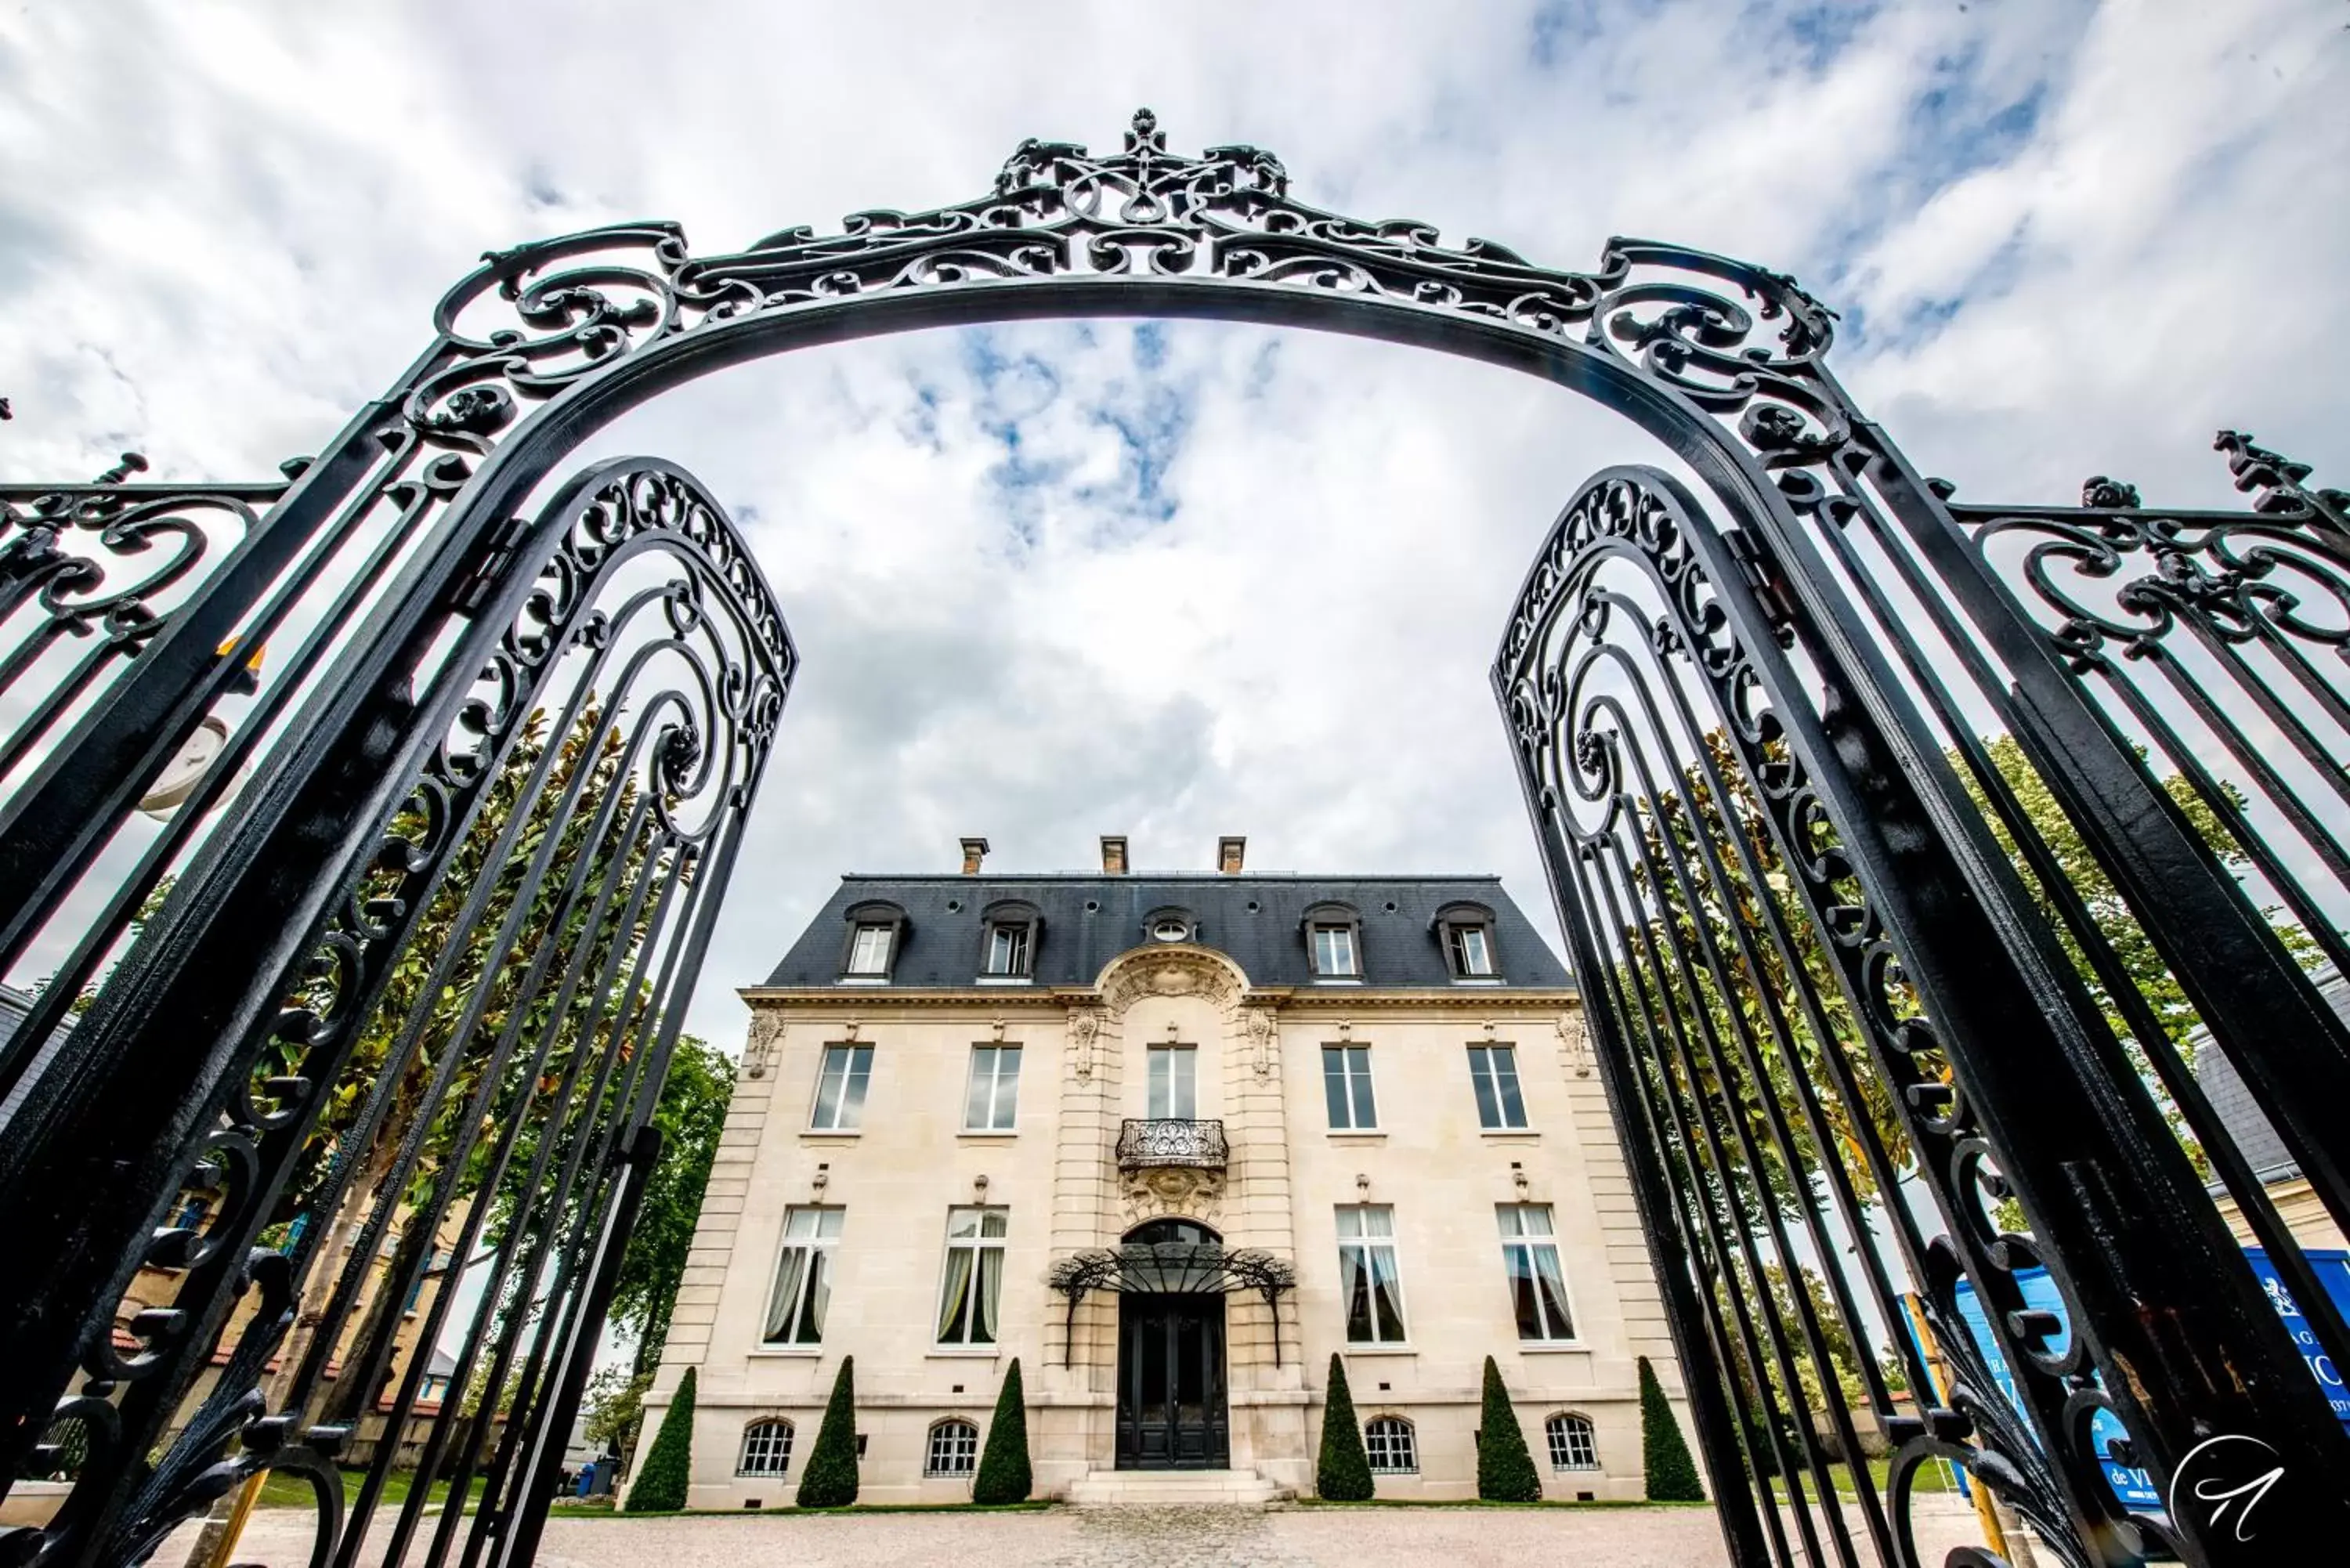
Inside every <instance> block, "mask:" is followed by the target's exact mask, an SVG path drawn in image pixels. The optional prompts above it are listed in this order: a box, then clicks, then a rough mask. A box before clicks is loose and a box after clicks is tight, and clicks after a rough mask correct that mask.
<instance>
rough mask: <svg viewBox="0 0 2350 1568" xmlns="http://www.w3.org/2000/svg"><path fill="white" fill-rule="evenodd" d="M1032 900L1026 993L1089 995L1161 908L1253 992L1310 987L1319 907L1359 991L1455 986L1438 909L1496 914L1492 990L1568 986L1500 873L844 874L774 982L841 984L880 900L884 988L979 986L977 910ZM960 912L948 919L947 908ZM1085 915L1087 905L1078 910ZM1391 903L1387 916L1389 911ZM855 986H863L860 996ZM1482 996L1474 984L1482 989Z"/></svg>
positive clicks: (1140, 940) (1142, 938) (1141, 939)
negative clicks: (1343, 920)
mask: <svg viewBox="0 0 2350 1568" xmlns="http://www.w3.org/2000/svg"><path fill="white" fill-rule="evenodd" d="M1007 899H1014V900H1019V901H1022V902H1024V903H1028V904H1033V905H1034V906H1035V908H1036V909H1038V910H1039V911H1040V913H1041V914H1042V916H1043V926H1042V931H1041V934H1040V936H1039V937H1038V939H1037V945H1036V951H1035V962H1034V968H1035V981H1034V983H1035V985H1037V986H1055V985H1091V984H1092V983H1093V982H1094V980H1095V977H1097V975H1099V974H1100V973H1101V971H1102V967H1103V966H1104V965H1105V964H1107V963H1108V962H1109V961H1110V960H1111V959H1114V958H1116V957H1117V956H1118V954H1120V953H1122V952H1125V951H1126V950H1128V949H1129V948H1136V947H1141V946H1143V945H1145V944H1146V943H1148V941H1149V937H1148V935H1147V934H1146V930H1145V928H1146V926H1147V925H1148V924H1149V921H1150V920H1151V919H1152V918H1153V917H1154V916H1155V915H1158V914H1159V912H1161V911H1164V910H1182V911H1184V912H1186V913H1188V914H1189V915H1190V917H1191V919H1192V920H1193V921H1194V922H1195V927H1196V934H1195V936H1194V937H1193V939H1192V940H1194V941H1196V942H1197V943H1198V944H1199V945H1201V946H1202V947H1208V948H1213V949H1215V950H1218V951H1219V952H1222V953H1223V954H1225V955H1226V956H1227V957H1229V958H1231V959H1232V960H1233V961H1236V962H1238V963H1239V965H1240V966H1241V968H1242V970H1243V971H1245V972H1246V973H1247V975H1248V977H1249V982H1250V983H1251V984H1252V985H1260V986H1285V985H1294V986H1305V985H1310V984H1313V983H1314V981H1315V977H1314V974H1313V972H1312V968H1311V964H1310V961H1309V960H1308V957H1307V954H1306V948H1305V912H1306V910H1308V909H1311V908H1313V907H1314V906H1315V905H1316V904H1322V903H1338V904H1345V905H1347V906H1349V907H1351V908H1352V909H1354V910H1355V911H1356V913H1357V915H1358V916H1359V917H1360V919H1361V930H1362V951H1361V953H1360V955H1359V964H1360V967H1361V970H1362V975H1363V984H1364V985H1365V986H1366V987H1367V988H1370V989H1374V990H1385V989H1388V988H1392V987H1413V986H1422V987H1441V988H1443V989H1445V990H1448V991H1449V990H1452V989H1454V981H1453V979H1452V976H1451V971H1450V969H1449V968H1448V966H1447V964H1446V961H1445V956H1444V950H1443V949H1442V947H1441V946H1440V942H1439V939H1438V934H1437V932H1436V931H1435V929H1433V922H1434V920H1435V918H1436V913H1437V911H1438V910H1439V909H1443V908H1444V907H1445V906H1446V905H1448V904H1455V903H1468V904H1481V905H1482V906H1484V907H1485V908H1486V909H1489V910H1491V911H1492V916H1493V946H1494V958H1495V963H1494V967H1495V969H1496V970H1497V971H1499V973H1500V976H1501V980H1502V984H1501V985H1500V986H1499V987H1496V988H1493V989H1499V990H1503V991H1507V990H1511V989H1513V988H1520V987H1553V988H1555V987H1564V986H1571V985H1572V984H1573V983H1574V982H1573V981H1570V980H1569V979H1568V978H1567V974H1566V970H1565V967H1564V966H1562V965H1561V964H1560V963H1559V961H1558V960H1557V958H1555V956H1554V955H1553V954H1552V952H1551V950H1550V949H1549V948H1548V947H1547V946H1545V945H1544V942H1543V940H1542V938H1541V937H1540V936H1538V935H1537V934H1535V931H1534V927H1533V925H1531V924H1530V923H1529V922H1528V921H1527V919H1526V918H1525V915H1524V914H1523V911H1521V910H1520V909H1518V907H1517V905H1516V904H1515V903H1513V902H1512V900H1511V898H1510V896H1509V895H1508V894H1507V893H1504V892H1503V891H1502V881H1501V878H1500V877H1309V876H1300V875H1295V874H1265V873H1250V874H1244V875H1241V876H1225V875H1223V874H1222V873H1220V872H1213V871H1202V872H1151V871H1137V872H1134V873H1131V874H1129V875H1126V876H1110V875H1107V874H1084V873H1054V874H982V875H979V876H973V877H964V876H959V875H953V874H948V875H942V876H920V877H882V876H863V875H856V874H852V875H849V876H846V877H842V878H841V879H840V886H839V888H837V889H836V890H835V891H834V893H833V895H832V897H831V898H828V899H827V900H826V901H825V906H824V908H823V909H821V910H819V911H817V913H816V919H813V920H812V921H810V922H809V923H808V928H807V929H806V930H805V931H802V932H801V933H800V937H799V940H797V941H795V942H794V943H793V944H792V946H791V950H790V951H788V952H786V953H785V955H784V960H783V961H782V962H781V963H779V964H777V965H776V966H775V972H774V973H773V974H771V975H769V976H768V977H767V980H766V983H767V984H768V985H770V986H777V987H789V988H794V989H799V988H806V987H811V986H829V985H833V984H835V983H837V981H838V980H839V978H840V969H841V964H842V961H843V960H844V958H845V957H846V952H847V938H848V912H849V910H850V909H854V908H856V907H857V906H858V905H859V904H864V903H868V902H882V903H890V904H895V905H897V906H898V907H899V909H903V910H904V911H905V915H906V928H905V934H904V936H903V938H902V939H901V942H900V946H899V951H898V954H897V961H896V963H895V964H894V966H893V968H892V972H891V975H890V983H891V984H892V985H894V986H899V987H906V986H920V987H924V988H938V987H950V988H967V989H972V990H979V989H993V988H992V987H988V988H982V987H980V986H979V985H978V983H977V981H976V977H977V975H978V973H979V968H980V943H981V940H982V938H983V929H984V921H985V915H986V911H987V909H989V907H990V906H992V905H994V904H996V903H998V902H1000V901H1003V900H1007ZM950 904H954V905H957V906H959V908H953V909H950V908H949V907H948V906H949V905H950ZM1089 904H1090V905H1092V906H1094V907H1093V908H1091V909H1088V908H1087V905H1089ZM1390 905H1392V906H1393V908H1392V909H1390V908H1389V907H1388V906H1390ZM858 989H863V988H861V987H860V988H858ZM1481 989H1482V988H1481Z"/></svg>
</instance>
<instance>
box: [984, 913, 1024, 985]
mask: <svg viewBox="0 0 2350 1568" xmlns="http://www.w3.org/2000/svg"><path fill="white" fill-rule="evenodd" d="M987 972H988V973H990V974H996V975H1024V974H1026V973H1027V972H1028V927H1027V925H1026V924H1025V923H1024V922H1023V923H1014V922H1012V921H1006V920H999V921H997V922H996V923H995V924H993V925H992V926H990V927H988V928H987Z"/></svg>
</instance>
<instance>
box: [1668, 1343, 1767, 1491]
mask: <svg viewBox="0 0 2350 1568" xmlns="http://www.w3.org/2000/svg"><path fill="white" fill-rule="evenodd" d="M1769 1451H1770V1450H1769V1448H1768V1446H1767V1444H1766V1445H1765V1447H1764V1448H1763V1452H1765V1453H1767V1452H1769ZM1640 1469H1641V1471H1642V1473H1643V1474H1645V1475H1646V1476H1647V1477H1648V1501H1650V1502H1703V1501H1705V1488H1704V1486H1703V1485H1701V1484H1700V1482H1699V1480H1698V1478H1697V1465H1696V1463H1695V1461H1693V1460H1692V1459H1690V1451H1689V1445H1688V1444H1687V1443H1685V1442H1683V1441H1681V1424H1680V1423H1679V1421H1676V1420H1674V1419H1673V1407H1672V1404H1671V1402H1670V1401H1669V1400H1668V1399H1667V1398H1666V1397H1665V1386H1664V1385H1663V1384H1661V1383H1659V1382H1658V1381H1657V1369H1656V1368H1655V1367H1653V1366H1649V1365H1648V1357H1647V1356H1645V1355H1644V1356H1642V1357H1640Z"/></svg>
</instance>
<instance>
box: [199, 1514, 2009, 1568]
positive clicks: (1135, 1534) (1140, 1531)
mask: <svg viewBox="0 0 2350 1568" xmlns="http://www.w3.org/2000/svg"><path fill="white" fill-rule="evenodd" d="M1927 1522H1928V1525H1929V1528H1930V1529H1931V1534H1932V1536H1933V1537H1934V1539H1932V1540H1927V1539H1923V1538H1924V1537H1926V1536H1928V1534H1929V1530H1928V1529H1921V1530H1920V1531H1919V1535H1920V1537H1921V1540H1920V1544H1921V1545H1924V1546H1929V1547H1930V1548H1931V1550H1930V1551H1929V1553H1928V1561H1933V1562H1939V1560H1940V1557H1941V1553H1942V1551H1943V1550H1944V1549H1946V1548H1947V1547H1949V1546H1954V1545H1958V1544H1960V1542H1972V1541H1973V1540H1974V1539H1975V1537H1974V1534H1973V1532H1972V1531H1971V1530H1970V1529H1968V1528H1966V1526H1967V1524H1968V1523H1969V1521H1968V1520H1967V1519H1966V1518H1964V1517H1952V1518H1949V1519H1942V1518H1936V1519H1933V1520H1930V1521H1927ZM306 1525H307V1515H301V1514H296V1513H295V1512H293V1511H274V1510H273V1511H263V1512H261V1513H258V1514H256V1515H255V1518H254V1522H253V1526H252V1528H250V1529H249V1530H248V1531H247V1532H245V1536H244V1541H243V1542H242V1543H241V1544H240V1546H239V1548H238V1551H237V1560H238V1561H239V1562H240V1563H255V1564H265V1565H266V1568H303V1564H304V1563H307V1557H308V1550H309V1543H308V1541H307V1537H306V1536H305V1534H304V1533H303V1527H304V1526H306ZM185 1533H186V1532H182V1534H183V1535H184V1534H185ZM417 1555H418V1554H417V1553H415V1552H411V1561H414V1560H415V1558H416V1556H417ZM186 1560H187V1549H186V1546H185V1544H184V1543H183V1542H181V1541H179V1540H177V1539H175V1540H174V1541H173V1542H167V1543H166V1544H165V1546H164V1547H163V1549H162V1550H161V1552H158V1553H157V1554H156V1556H155V1559H154V1561H155V1562H156V1563H158V1564H161V1565H165V1568H178V1565H179V1564H181V1563H184V1562H186ZM365 1561H369V1562H372V1561H375V1559H373V1558H368V1559H365ZM1725 1561H1726V1560H1725V1558H1724V1557H1723V1555H1722V1551H1721V1535H1720V1534H1719V1533H1718V1532H1717V1531H1716V1530H1715V1528H1714V1522H1713V1515H1712V1514H1711V1512H1710V1511H1707V1510H1704V1509H1687V1508H1683V1509H1596V1510H1592V1511H1587V1512H1586V1511H1579V1510H1567V1509H1544V1510H1533V1509H1528V1510H1514V1509H1496V1510H1484V1509H1440V1508H1412V1509H1324V1508H1297V1509H1274V1510H1271V1511H1253V1510H1245V1509H1235V1508H1165V1509H1158V1508H1152V1509H1067V1508H1058V1509H1053V1510H1050V1511H1045V1512H1039V1513H1013V1514H968V1513H945V1514H939V1513H868V1514H847V1515H811V1516H808V1517H806V1518H796V1517H789V1516H773V1515H770V1516H765V1517H759V1516H753V1517H749V1518H743V1519H734V1518H727V1517H723V1516H703V1517H696V1518H690V1519H629V1518H627V1517H625V1516H621V1517H617V1518H615V1517H608V1516H607V1517H602V1518H594V1519H582V1518H576V1517H575V1518H569V1519H567V1518H564V1517H563V1516H562V1514H561V1513H559V1512H558V1513H557V1514H556V1517H555V1518H554V1519H553V1520H552V1521H549V1523H548V1525H547V1531H546V1544H545V1547H544V1549H543V1550H542V1551H541V1552H540V1553H539V1563H540V1564H541V1565H542V1568H737V1565H739V1564H754V1563H758V1564H764V1563H793V1564H805V1565H806V1568H918V1565H920V1564H926V1563H984V1564H986V1565H987V1568H1257V1565H1259V1564H1263V1565H1265V1568H1444V1565H1449V1564H1453V1563H1494V1564H1503V1563H1507V1564H1510V1565H1511V1568H1524V1565H1525V1564H1527V1563H1544V1562H1549V1563H1574V1564H1575V1565H1576V1568H1716V1565H1718V1564H1721V1563H1725Z"/></svg>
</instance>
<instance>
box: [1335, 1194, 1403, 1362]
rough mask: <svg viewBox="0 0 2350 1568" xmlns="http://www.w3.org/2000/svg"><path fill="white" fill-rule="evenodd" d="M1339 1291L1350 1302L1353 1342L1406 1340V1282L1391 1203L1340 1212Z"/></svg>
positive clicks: (1346, 1207)
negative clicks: (1398, 1255) (1399, 1260)
mask: <svg viewBox="0 0 2350 1568" xmlns="http://www.w3.org/2000/svg"><path fill="white" fill-rule="evenodd" d="M1338 1288H1339V1291H1340V1293H1341V1294H1342V1295H1343V1296H1344V1297H1345V1298H1346V1303H1347V1339H1348V1340H1349V1341H1351V1342H1353V1343H1354V1344H1357V1345H1396V1344H1400V1343H1402V1341H1403V1338H1404V1326H1403V1279H1402V1276H1401V1274H1400V1273H1399V1272H1398V1271H1397V1268H1396V1246H1395V1210H1394V1209H1393V1208H1392V1207H1390V1206H1389V1205H1388V1204H1385V1203H1354V1204H1347V1205H1343V1206H1341V1207H1340V1209H1339V1210H1338Z"/></svg>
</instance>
